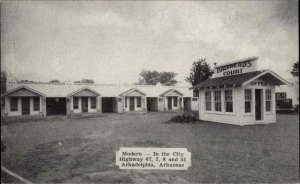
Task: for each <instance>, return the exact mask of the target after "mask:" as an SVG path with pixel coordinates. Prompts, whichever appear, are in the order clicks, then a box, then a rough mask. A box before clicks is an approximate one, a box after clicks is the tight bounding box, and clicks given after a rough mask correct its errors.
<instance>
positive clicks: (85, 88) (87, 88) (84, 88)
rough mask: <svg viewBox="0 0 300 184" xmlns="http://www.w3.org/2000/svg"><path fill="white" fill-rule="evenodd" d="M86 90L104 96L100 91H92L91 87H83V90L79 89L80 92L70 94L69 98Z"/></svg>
mask: <svg viewBox="0 0 300 184" xmlns="http://www.w3.org/2000/svg"><path fill="white" fill-rule="evenodd" d="M84 90H89V91H91V92H93V93H95V94H97V95H99V96H102V94H101V93H99V92H98V91H95V90H93V89H91V88H89V87H83V88H81V89H79V90H76V91H74V92H72V93H70V94H68V96H73V95H75V94H76V93H79V92H81V91H84Z"/></svg>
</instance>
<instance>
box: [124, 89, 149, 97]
mask: <svg viewBox="0 0 300 184" xmlns="http://www.w3.org/2000/svg"><path fill="white" fill-rule="evenodd" d="M133 91H138V92H140V93H142V94H143V95H146V93H144V92H142V91H141V90H139V89H136V88H131V89H129V90H127V91H125V92H123V93H121V94H120V96H125V95H127V94H128V93H131V92H133Z"/></svg>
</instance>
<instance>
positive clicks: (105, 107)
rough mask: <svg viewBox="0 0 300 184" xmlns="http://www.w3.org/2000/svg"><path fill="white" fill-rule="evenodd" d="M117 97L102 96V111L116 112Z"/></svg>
mask: <svg viewBox="0 0 300 184" xmlns="http://www.w3.org/2000/svg"><path fill="white" fill-rule="evenodd" d="M116 107H117V99H116V98H114V97H102V112H109V113H112V112H116V109H117V108H116Z"/></svg>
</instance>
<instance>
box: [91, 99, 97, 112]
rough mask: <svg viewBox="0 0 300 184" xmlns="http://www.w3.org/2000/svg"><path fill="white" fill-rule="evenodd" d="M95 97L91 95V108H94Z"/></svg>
mask: <svg viewBox="0 0 300 184" xmlns="http://www.w3.org/2000/svg"><path fill="white" fill-rule="evenodd" d="M96 102H97V99H96V97H91V109H96V104H97V103H96Z"/></svg>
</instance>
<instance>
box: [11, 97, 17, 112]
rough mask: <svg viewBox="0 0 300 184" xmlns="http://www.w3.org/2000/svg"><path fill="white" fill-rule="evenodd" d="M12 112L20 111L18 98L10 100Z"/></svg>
mask: <svg viewBox="0 0 300 184" xmlns="http://www.w3.org/2000/svg"><path fill="white" fill-rule="evenodd" d="M10 111H18V98H16V97H12V98H10Z"/></svg>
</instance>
